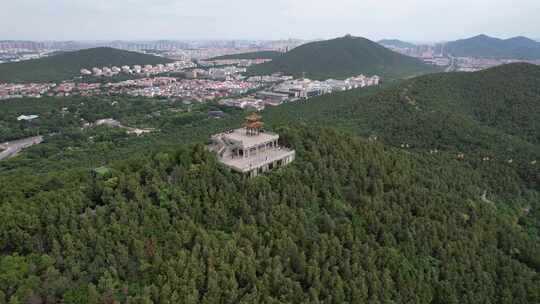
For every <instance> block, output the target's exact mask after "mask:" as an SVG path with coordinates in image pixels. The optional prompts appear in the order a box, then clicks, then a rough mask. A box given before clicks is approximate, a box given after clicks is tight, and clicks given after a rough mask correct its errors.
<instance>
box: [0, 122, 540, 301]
mask: <svg viewBox="0 0 540 304" xmlns="http://www.w3.org/2000/svg"><path fill="white" fill-rule="evenodd" d="M279 131H280V133H281V134H282V136H283V142H282V143H283V144H286V145H290V146H293V147H295V149H297V152H298V160H297V161H296V162H295V163H294V164H293V165H292V166H291V167H289V168H286V169H283V170H280V171H277V172H273V173H270V174H268V175H266V176H263V177H259V178H255V179H243V178H240V176H238V175H236V174H233V173H230V172H227V171H226V170H224V169H223V168H222V167H220V166H219V165H218V164H217V163H216V160H215V158H214V157H213V156H212V155H211V154H209V153H208V152H206V151H205V149H204V148H203V147H202V146H195V147H193V148H189V149H184V150H181V151H178V152H176V153H173V154H167V153H160V154H157V155H155V156H153V157H151V158H147V157H145V158H137V159H131V160H128V161H123V162H120V163H116V164H110V165H111V167H110V168H111V169H110V170H109V171H110V172H108V171H104V170H102V171H103V172H104V173H102V174H101V175H100V176H97V177H95V178H91V177H90V176H89V174H88V173H84V172H79V173H75V172H71V173H69V174H58V175H50V176H48V177H47V178H44V179H39V180H38V179H33V178H30V180H29V181H25V182H23V183H21V182H20V181H19V180H18V179H15V180H12V181H6V180H2V183H3V185H6V187H2V188H1V190H0V195H2V197H3V198H4V199H3V202H2V205H1V206H0V207H1V208H0V219H2V220H1V221H0V228H1V229H0V236H1V237H0V240H1V242H0V250H1V251H2V256H1V257H0V270H2V277H0V278H6V279H0V290H2V293H3V295H2V296H3V297H4V298H5V299H6V300H10V301H14V299H21V300H27V299H47V301H48V302H58V301H60V300H63V301H64V302H79V303H100V302H112V301H113V299H114V300H117V301H120V302H126V301H130V302H136V303H151V302H153V303H160V302H167V301H171V302H174V303H261V302H264V303H304V302H305V301H306V299H308V300H309V302H312V303H316V302H328V303H345V302H349V303H361V302H396V303H408V302H414V303H433V302H437V303H478V302H496V303H534V302H537V301H539V300H540V290H539V289H538V283H539V281H538V279H539V277H538V271H540V259H539V257H540V248H539V247H538V244H539V242H538V238H537V236H536V237H535V236H534V235H529V234H527V233H526V232H525V231H524V230H523V228H526V226H520V225H516V221H518V220H519V218H520V216H521V215H520V213H519V212H517V211H505V212H503V213H501V211H500V210H507V209H508V206H511V205H512V203H513V201H512V200H509V199H505V197H509V196H513V197H514V198H515V199H517V198H519V196H520V194H519V193H520V192H519V191H520V190H519V189H520V185H519V179H518V178H517V177H516V176H515V174H514V173H512V171H511V170H508V171H506V172H504V173H505V175H506V176H505V177H504V178H503V177H501V178H500V179H499V178H498V177H494V178H493V179H492V182H495V183H494V184H490V183H489V182H488V181H486V180H484V179H483V178H482V175H481V174H480V173H479V172H477V171H476V170H473V169H471V168H468V167H467V166H466V165H464V164H462V163H460V162H459V161H457V160H452V159H448V158H445V157H418V156H415V155H410V154H407V153H405V152H399V151H394V150H392V149H390V150H388V149H387V148H385V147H384V146H382V145H381V144H378V143H372V142H368V141H365V140H360V139H358V138H351V137H348V136H344V135H343V134H340V133H336V132H333V131H328V130H325V129H318V128H317V129H312V130H308V129H306V128H303V127H298V128H294V129H281V130H279ZM501 173H502V172H501ZM30 185H31V186H30ZM484 191H487V193H489V200H490V201H491V202H490V203H488V202H485V201H482V199H481V195H482V193H483V192H484ZM0 295H1V294H0Z"/></svg>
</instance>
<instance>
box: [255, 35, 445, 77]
mask: <svg viewBox="0 0 540 304" xmlns="http://www.w3.org/2000/svg"><path fill="white" fill-rule="evenodd" d="M434 70H435V68H433V67H431V66H428V65H426V64H424V63H423V62H421V61H420V60H418V59H415V58H412V57H408V56H405V55H401V54H398V53H395V52H393V51H391V50H389V49H387V48H385V47H383V46H381V45H379V44H377V43H375V42H373V41H370V40H368V39H365V38H360V37H351V36H346V37H342V38H337V39H332V40H326V41H318V42H312V43H307V44H304V45H302V46H299V47H297V48H295V49H293V50H291V51H289V52H287V53H285V54H283V55H282V56H280V57H278V58H275V59H274V60H272V61H271V62H268V63H264V64H260V65H256V66H253V67H252V68H250V69H249V70H248V72H249V73H250V74H271V73H276V72H282V73H285V74H289V75H293V76H296V77H301V76H302V75H303V73H305V74H306V77H308V78H312V79H328V78H347V77H350V76H353V75H358V74H368V75H373V74H377V75H381V76H385V77H388V78H403V77H410V76H414V75H419V74H423V73H428V72H433V71H434Z"/></svg>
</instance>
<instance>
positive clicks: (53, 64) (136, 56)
mask: <svg viewBox="0 0 540 304" xmlns="http://www.w3.org/2000/svg"><path fill="white" fill-rule="evenodd" d="M168 62H172V60H170V59H167V58H163V57H157V56H152V55H147V54H141V53H136V52H129V51H123V50H119V49H113V48H105V47H101V48H92V49H85V50H80V51H74V52H65V53H60V54H57V55H53V56H50V57H46V58H40V59H35V60H28V61H21V62H14V63H5V64H0V82H45V81H62V80H69V79H71V78H73V77H76V76H78V75H79V73H80V70H81V69H82V68H92V67H104V66H122V65H135V64H141V65H142V64H159V63H168Z"/></svg>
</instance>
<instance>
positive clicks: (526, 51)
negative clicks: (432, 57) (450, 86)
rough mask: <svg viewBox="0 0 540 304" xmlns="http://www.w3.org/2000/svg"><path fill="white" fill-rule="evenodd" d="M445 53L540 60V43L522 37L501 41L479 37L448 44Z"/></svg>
mask: <svg viewBox="0 0 540 304" xmlns="http://www.w3.org/2000/svg"><path fill="white" fill-rule="evenodd" d="M444 51H445V53H446V54H450V55H453V56H457V57H486V58H515V59H540V42H536V41H534V40H532V39H529V38H526V37H522V36H520V37H514V38H509V39H499V38H494V37H489V36H486V35H478V36H475V37H472V38H468V39H461V40H456V41H452V42H448V43H446V44H445V45H444Z"/></svg>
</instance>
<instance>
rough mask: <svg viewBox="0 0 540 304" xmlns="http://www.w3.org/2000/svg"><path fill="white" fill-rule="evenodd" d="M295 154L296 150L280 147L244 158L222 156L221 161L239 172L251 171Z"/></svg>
mask: <svg viewBox="0 0 540 304" xmlns="http://www.w3.org/2000/svg"><path fill="white" fill-rule="evenodd" d="M294 154H295V152H294V150H290V149H286V148H279V149H273V150H267V151H264V153H263V154H259V155H256V156H253V157H249V158H244V157H237V158H231V157H223V158H220V161H221V162H223V163H224V164H225V165H227V166H229V167H231V168H233V169H234V170H236V171H239V172H249V171H251V170H254V169H257V168H260V167H263V166H266V165H268V164H272V163H273V162H275V161H279V160H283V159H285V158H286V157H288V156H293V155H294Z"/></svg>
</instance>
